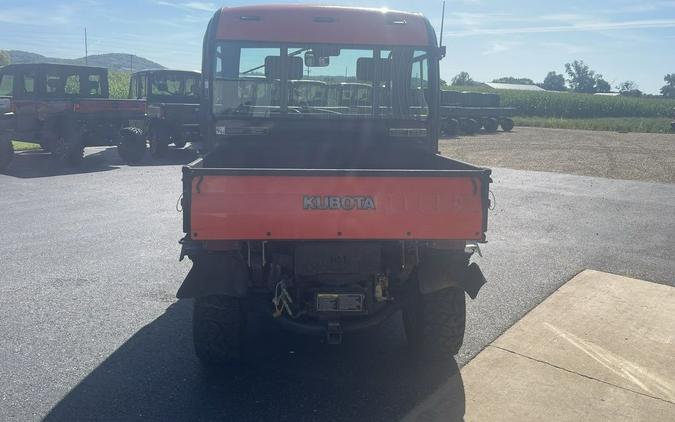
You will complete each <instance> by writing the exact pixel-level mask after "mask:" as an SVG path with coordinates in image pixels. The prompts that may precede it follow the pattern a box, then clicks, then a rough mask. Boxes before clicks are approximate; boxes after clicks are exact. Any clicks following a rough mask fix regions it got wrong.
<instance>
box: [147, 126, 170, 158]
mask: <svg viewBox="0 0 675 422" xmlns="http://www.w3.org/2000/svg"><path fill="white" fill-rule="evenodd" d="M169 142H170V139H169V135H168V134H167V133H166V130H164V129H163V128H162V127H161V126H160V127H155V128H152V129H151V130H150V155H152V157H153V158H162V157H165V156H166V153H167V152H168V151H169Z"/></svg>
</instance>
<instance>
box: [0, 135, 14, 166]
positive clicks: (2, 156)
mask: <svg viewBox="0 0 675 422" xmlns="http://www.w3.org/2000/svg"><path fill="white" fill-rule="evenodd" d="M13 158H14V144H12V140H11V139H9V138H6V137H0V171H4V170H5V169H6V168H7V167H8V166H9V163H11V162H12V159H13Z"/></svg>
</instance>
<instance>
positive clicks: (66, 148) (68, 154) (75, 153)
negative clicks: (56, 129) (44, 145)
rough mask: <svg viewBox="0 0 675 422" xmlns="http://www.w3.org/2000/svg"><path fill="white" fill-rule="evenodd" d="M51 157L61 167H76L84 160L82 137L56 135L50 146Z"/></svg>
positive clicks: (68, 134) (67, 134)
mask: <svg viewBox="0 0 675 422" xmlns="http://www.w3.org/2000/svg"><path fill="white" fill-rule="evenodd" d="M50 145H51V146H50V148H49V149H50V152H51V154H52V157H54V158H55V159H56V161H58V162H59V164H61V165H65V166H68V167H77V166H79V165H80V164H82V160H83V159H84V143H83V142H82V135H76V134H73V133H66V134H62V135H58V136H57V137H56V139H54V141H53V142H52V143H51V144H50Z"/></svg>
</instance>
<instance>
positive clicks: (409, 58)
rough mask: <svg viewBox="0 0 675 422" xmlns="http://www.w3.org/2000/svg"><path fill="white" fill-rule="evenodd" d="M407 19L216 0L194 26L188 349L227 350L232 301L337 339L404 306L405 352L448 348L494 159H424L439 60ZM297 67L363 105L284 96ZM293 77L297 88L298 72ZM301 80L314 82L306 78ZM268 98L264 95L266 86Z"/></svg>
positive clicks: (237, 314) (478, 280) (473, 278)
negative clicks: (485, 162) (202, 25)
mask: <svg viewBox="0 0 675 422" xmlns="http://www.w3.org/2000/svg"><path fill="white" fill-rule="evenodd" d="M443 55H444V49H443V48H439V47H438V46H437V44H436V37H435V35H434V31H433V29H432V28H431V25H430V24H429V22H428V21H427V19H425V18H424V17H422V16H421V15H419V14H411V13H403V12H394V11H382V10H375V9H363V8H344V7H320V6H303V5H294V6H255V7H238V8H224V9H222V10H219V11H218V12H216V14H215V15H214V16H213V18H212V19H211V21H210V23H209V25H208V29H207V31H206V35H205V41H204V51H203V64H202V68H203V69H202V75H203V78H204V87H205V89H204V92H203V95H202V98H201V110H202V112H203V113H204V115H203V120H202V122H203V126H202V134H203V135H204V136H205V145H206V150H207V154H206V155H205V156H204V157H203V158H202V159H199V160H197V161H196V162H194V163H192V164H191V165H189V166H186V167H184V168H183V199H182V205H183V212H184V220H183V229H184V231H185V237H184V238H183V239H182V240H181V243H182V252H181V258H182V257H183V256H185V255H187V256H188V257H189V258H190V259H191V260H192V262H193V264H192V269H191V270H190V272H189V274H188V275H187V277H186V279H185V281H184V282H183V284H182V286H181V287H180V289H179V291H178V293H177V296H178V297H179V298H194V299H195V303H194V315H193V318H194V319H193V321H194V332H193V333H194V345H195V349H196V352H197V355H198V357H199V358H200V359H201V361H202V362H204V363H205V364H212V363H216V364H220V363H223V362H229V361H231V360H233V359H236V358H237V357H238V356H239V353H240V348H241V346H242V332H243V330H244V326H245V321H246V313H248V312H263V313H266V314H268V315H270V316H272V317H274V318H275V319H276V320H277V321H278V322H279V323H280V324H281V325H282V326H283V327H285V328H287V329H289V330H293V331H296V332H300V333H306V334H315V335H320V336H324V337H325V338H326V339H327V341H328V342H330V343H339V342H340V341H341V339H342V335H343V334H344V333H347V332H350V331H355V330H361V329H364V328H367V327H370V326H374V325H377V324H379V323H381V322H382V321H383V320H385V319H386V318H388V317H389V316H391V315H394V314H396V313H397V312H398V311H401V310H402V311H403V320H404V323H405V332H406V335H407V337H408V340H409V343H410V345H411V347H413V348H414V350H416V351H417V352H420V353H422V354H423V355H424V356H427V357H439V356H443V357H447V358H450V356H451V355H452V354H455V353H457V351H458V350H459V348H460V346H461V344H462V340H463V337H464V324H465V291H466V292H468V293H469V295H471V296H472V297H475V296H476V294H477V293H478V290H479V289H480V286H481V285H482V284H483V282H484V279H483V276H482V273H481V271H480V269H479V268H478V266H477V265H476V264H475V263H472V264H470V263H469V259H470V257H471V255H472V253H473V252H474V250H476V248H477V243H478V242H484V241H485V233H486V230H487V218H488V205H489V200H488V189H489V185H490V182H491V180H490V170H488V169H484V168H479V167H474V166H472V165H469V164H466V163H463V162H460V161H455V160H451V159H448V158H445V157H442V156H440V155H437V150H438V134H439V123H440V120H439V117H440V116H439V112H438V110H439V107H438V106H439V99H438V96H439V92H440V89H439V74H438V73H439V65H438V62H439V60H440V59H441V58H442V57H443ZM305 75H309V76H308V78H311V80H312V81H323V82H326V83H327V84H336V83H338V84H339V83H342V82H350V83H358V84H360V85H359V86H360V87H361V88H363V87H366V86H367V87H370V93H369V95H368V96H366V97H369V98H371V99H372V100H371V102H370V103H364V104H362V103H361V102H360V101H357V102H356V103H351V102H350V103H349V104H347V103H342V104H340V105H335V106H331V105H318V106H317V105H312V104H311V103H310V104H301V105H298V104H291V103H290V102H289V98H292V96H289V95H288V90H289V89H292V87H293V85H294V84H289V83H288V82H289V81H300V80H303V79H304V76H305ZM295 84H297V83H295ZM313 85H316V84H315V83H313ZM275 86H276V87H277V88H278V89H279V90H280V95H270V93H272V92H273V91H274V89H275Z"/></svg>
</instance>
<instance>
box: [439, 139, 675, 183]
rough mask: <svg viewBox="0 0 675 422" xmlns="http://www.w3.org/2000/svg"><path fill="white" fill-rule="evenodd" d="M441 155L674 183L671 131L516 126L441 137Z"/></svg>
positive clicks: (489, 164) (496, 164) (520, 167)
mask: <svg viewBox="0 0 675 422" xmlns="http://www.w3.org/2000/svg"><path fill="white" fill-rule="evenodd" d="M439 148H440V150H441V153H442V154H443V155H445V156H448V157H452V158H457V159H460V160H463V161H467V162H469V163H472V164H478V165H483V166H486V167H507V168H512V169H518V170H536V171H551V172H557V173H569V174H577V175H583V176H596V177H606V178H610V179H627V180H642V181H653V182H662V183H675V135H673V134H653V133H616V132H598V131H588V130H567V129H543V128H527V127H517V128H515V129H514V130H513V132H510V133H506V132H498V133H495V134H480V135H476V136H462V137H460V138H454V139H443V140H441V142H440V145H439Z"/></svg>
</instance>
